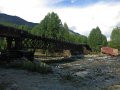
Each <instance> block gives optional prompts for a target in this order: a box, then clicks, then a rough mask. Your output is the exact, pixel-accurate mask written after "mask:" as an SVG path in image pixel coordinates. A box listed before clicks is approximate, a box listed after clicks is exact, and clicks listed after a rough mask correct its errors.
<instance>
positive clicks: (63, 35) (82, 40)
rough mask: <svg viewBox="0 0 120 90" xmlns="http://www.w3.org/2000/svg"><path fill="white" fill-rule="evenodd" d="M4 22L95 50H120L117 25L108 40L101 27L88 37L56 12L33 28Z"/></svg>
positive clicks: (33, 32) (1, 43)
mask: <svg viewBox="0 0 120 90" xmlns="http://www.w3.org/2000/svg"><path fill="white" fill-rule="evenodd" d="M3 24H4V25H7V26H13V27H15V28H19V29H24V30H27V31H28V32H30V33H32V34H35V35H38V36H42V37H48V38H54V39H58V40H64V41H68V42H73V43H77V44H88V45H89V46H90V48H91V49H92V51H93V52H100V48H101V47H103V46H110V47H114V48H118V49H119V50H120V28H118V27H117V28H114V29H113V31H112V33H111V40H110V41H109V42H107V38H106V36H105V35H103V34H102V33H101V30H100V28H99V27H96V28H93V29H92V30H91V32H90V34H89V36H88V37H86V36H84V35H81V34H79V33H75V32H73V31H72V30H70V29H69V27H68V25H67V23H64V24H63V23H62V21H61V20H60V18H59V16H58V15H57V14H56V13H54V12H52V13H48V14H47V15H46V16H45V17H44V19H43V20H42V21H41V22H40V23H39V24H37V25H36V26H35V27H33V28H30V27H28V26H26V25H16V24H11V23H3ZM3 41H4V40H0V48H2V46H3Z"/></svg>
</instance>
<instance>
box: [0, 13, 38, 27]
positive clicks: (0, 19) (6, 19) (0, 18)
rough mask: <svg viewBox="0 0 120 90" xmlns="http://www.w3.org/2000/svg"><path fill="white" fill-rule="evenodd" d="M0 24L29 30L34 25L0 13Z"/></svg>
mask: <svg viewBox="0 0 120 90" xmlns="http://www.w3.org/2000/svg"><path fill="white" fill-rule="evenodd" d="M0 24H9V25H10V24H16V25H25V26H28V27H31V28H32V27H34V26H35V25H36V23H32V22H28V21H26V20H24V19H22V18H20V17H18V16H11V15H7V14H4V13H0Z"/></svg>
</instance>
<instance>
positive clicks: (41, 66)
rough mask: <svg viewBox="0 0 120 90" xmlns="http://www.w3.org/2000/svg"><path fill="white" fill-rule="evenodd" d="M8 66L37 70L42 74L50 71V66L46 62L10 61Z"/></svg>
mask: <svg viewBox="0 0 120 90" xmlns="http://www.w3.org/2000/svg"><path fill="white" fill-rule="evenodd" d="M8 68H16V69H23V70H28V71H32V72H39V73H42V74H47V73H52V68H51V67H50V66H48V65H47V64H45V63H42V62H37V63H35V62H32V61H29V60H23V61H14V62H11V63H10V64H9V65H8Z"/></svg>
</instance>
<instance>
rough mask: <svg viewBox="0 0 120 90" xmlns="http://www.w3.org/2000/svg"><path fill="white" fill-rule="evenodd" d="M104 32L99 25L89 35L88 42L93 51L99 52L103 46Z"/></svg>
mask: <svg viewBox="0 0 120 90" xmlns="http://www.w3.org/2000/svg"><path fill="white" fill-rule="evenodd" d="M102 43H103V42H102V34H101V30H100V28H99V27H96V28H94V29H92V31H91V32H90V34H89V37H88V44H89V46H90V47H91V49H92V51H94V52H99V51H100V48H101V46H102Z"/></svg>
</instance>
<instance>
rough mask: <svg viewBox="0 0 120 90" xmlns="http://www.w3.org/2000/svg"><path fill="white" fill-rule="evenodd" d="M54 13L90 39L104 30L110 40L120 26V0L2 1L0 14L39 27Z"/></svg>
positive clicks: (0, 0) (71, 27)
mask: <svg viewBox="0 0 120 90" xmlns="http://www.w3.org/2000/svg"><path fill="white" fill-rule="evenodd" d="M52 11H54V12H55V13H57V14H58V15H59V17H60V19H61V20H62V22H63V23H64V22H66V23H67V24H68V26H69V28H70V29H72V30H73V31H75V32H78V33H80V34H83V35H86V36H88V35H89V33H90V31H91V30H92V28H95V27H97V26H99V27H100V29H101V31H102V33H103V34H105V35H106V36H107V38H108V40H109V37H110V34H111V31H112V29H113V28H114V27H116V26H117V25H120V0H0V12H2V13H6V14H10V15H16V16H19V17H21V18H23V19H25V20H27V21H30V22H36V23H39V22H40V21H41V20H42V19H43V18H44V16H45V15H47V13H48V12H52Z"/></svg>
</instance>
